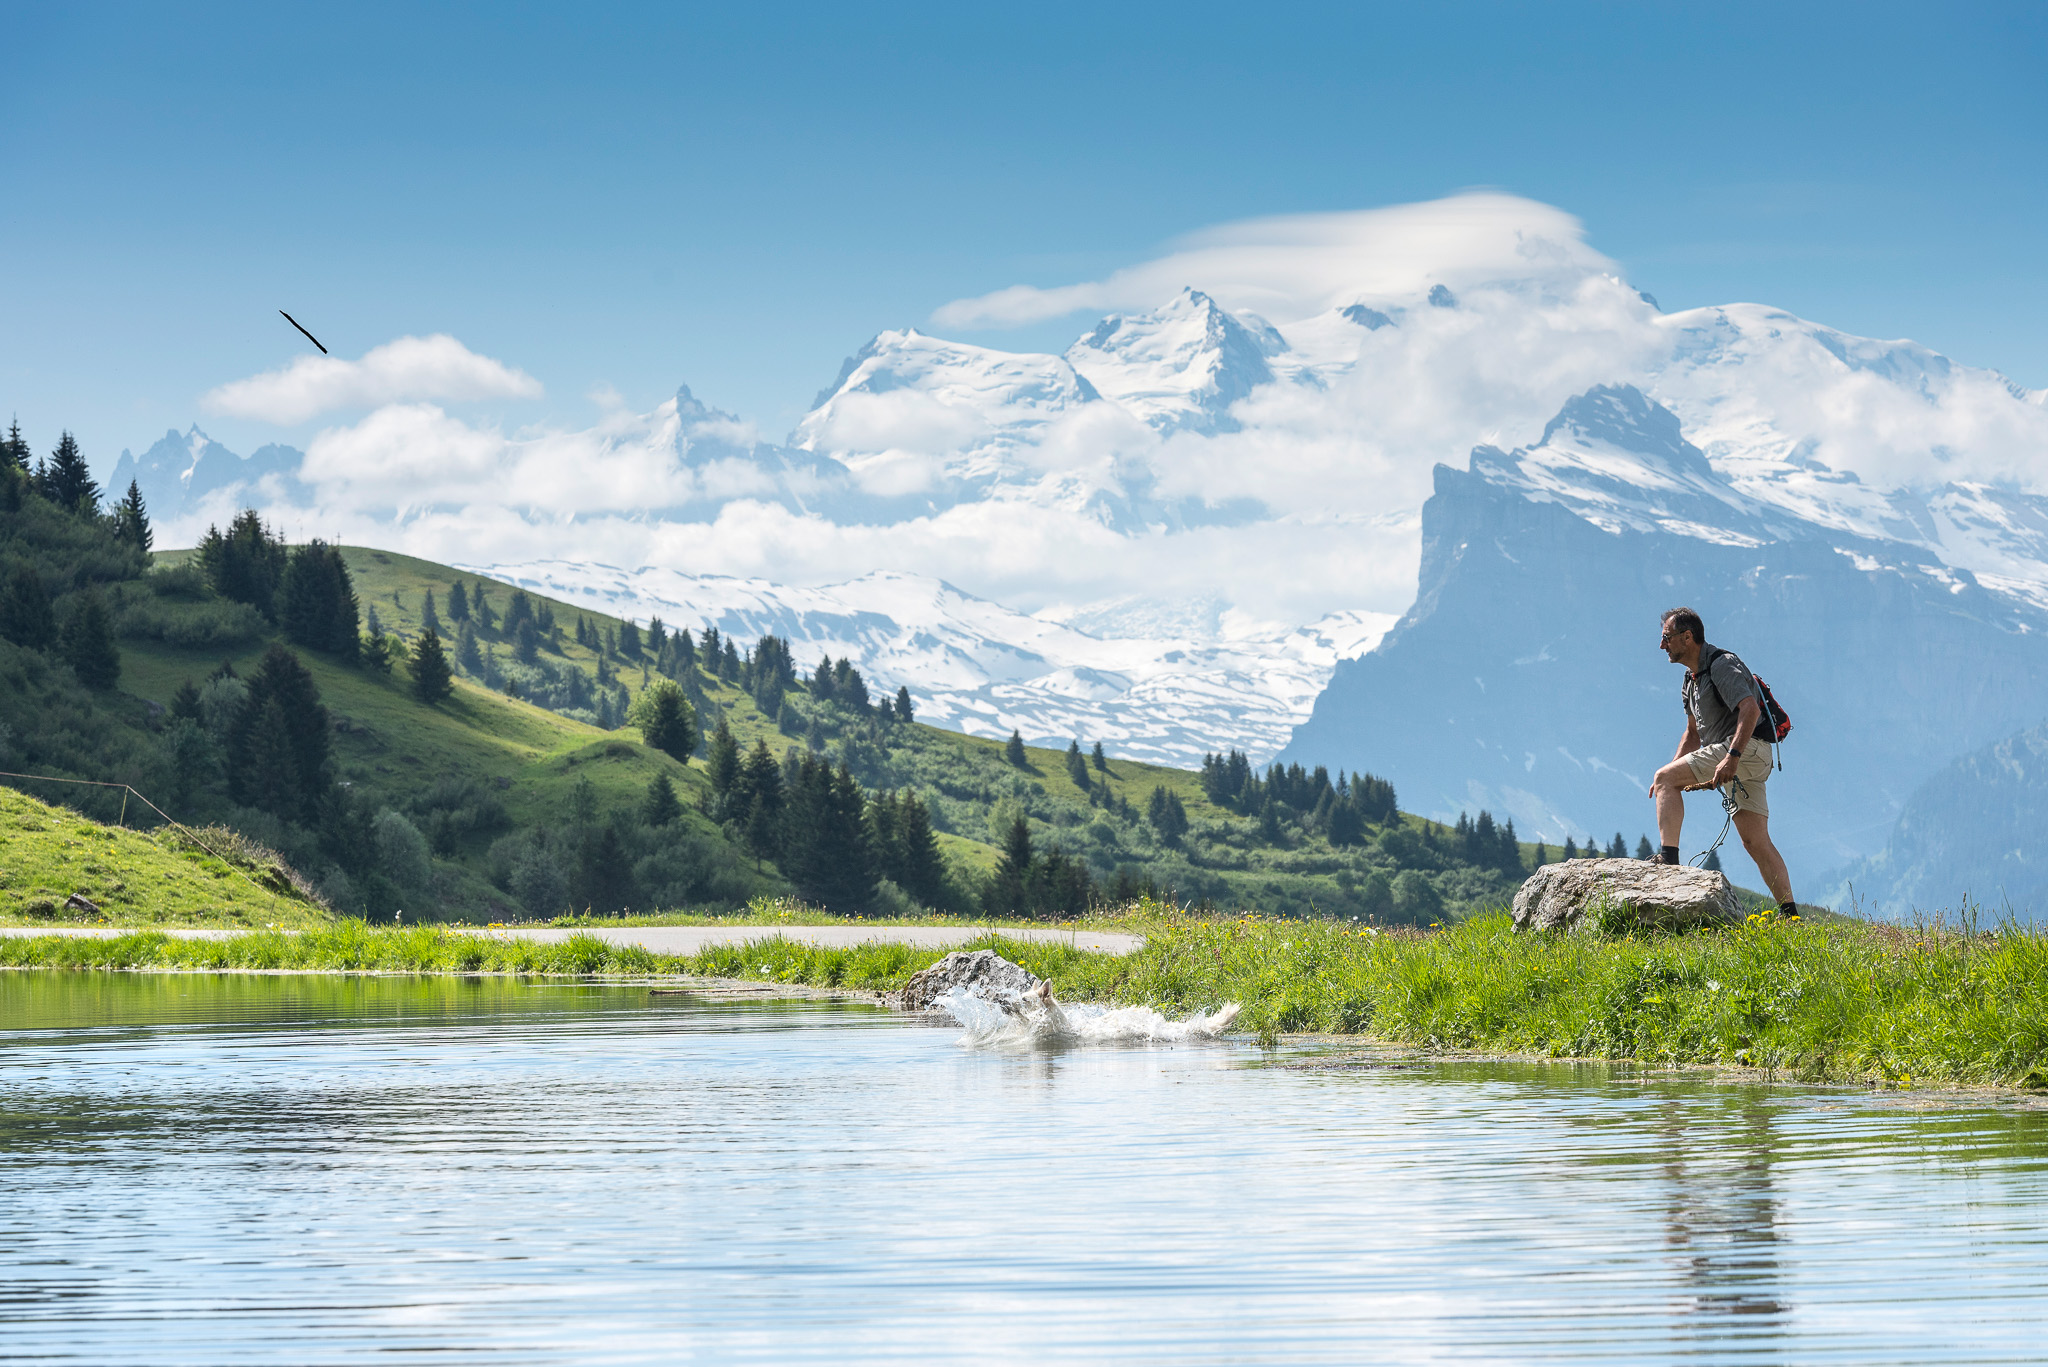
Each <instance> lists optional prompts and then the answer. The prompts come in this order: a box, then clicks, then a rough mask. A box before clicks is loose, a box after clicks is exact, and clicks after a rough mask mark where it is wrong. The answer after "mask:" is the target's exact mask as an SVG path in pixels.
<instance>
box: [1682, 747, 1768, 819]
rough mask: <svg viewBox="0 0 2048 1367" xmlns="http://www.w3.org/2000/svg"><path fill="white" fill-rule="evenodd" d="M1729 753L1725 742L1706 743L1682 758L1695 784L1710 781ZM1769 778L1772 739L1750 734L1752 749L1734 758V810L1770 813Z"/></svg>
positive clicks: (1765, 814) (1759, 814)
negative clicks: (1767, 785) (1767, 793)
mask: <svg viewBox="0 0 2048 1367" xmlns="http://www.w3.org/2000/svg"><path fill="white" fill-rule="evenodd" d="M1727 753H1728V747H1727V746H1726V745H1703V746H1701V747H1700V748H1699V749H1697V750H1695V751H1693V752H1692V753H1691V754H1689V755H1684V756H1681V758H1683V759H1684V760H1685V762H1686V763H1687V764H1688V765H1690V766H1691V767H1692V781H1693V782H1694V783H1711V782H1713V780H1714V770H1716V769H1718V768H1720V767H1721V760H1722V759H1723V757H1725V756H1726V755H1727ZM1770 777H1771V746H1770V742H1769V741H1762V740H1758V739H1757V738H1756V737H1754V736H1751V737H1750V739H1749V748H1748V749H1746V750H1744V751H1743V752H1742V758H1741V759H1739V760H1737V761H1735V783H1734V785H1733V786H1734V789H1735V810H1736V811H1738V812H1755V813H1756V814H1757V815H1758V816H1769V815H1770V814H1771V804H1770V802H1769V801H1768V800H1767V799H1766V798H1765V797H1764V784H1765V783H1767V782H1768V781H1769V780H1770Z"/></svg>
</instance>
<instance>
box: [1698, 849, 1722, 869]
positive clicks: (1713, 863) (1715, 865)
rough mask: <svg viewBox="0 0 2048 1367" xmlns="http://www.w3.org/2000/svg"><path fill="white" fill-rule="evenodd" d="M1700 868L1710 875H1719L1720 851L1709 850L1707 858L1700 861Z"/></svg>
mask: <svg viewBox="0 0 2048 1367" xmlns="http://www.w3.org/2000/svg"><path fill="white" fill-rule="evenodd" d="M1700 867H1701V868H1703V869H1705V870H1706V871H1707V872H1708V873H1719V872H1720V871H1721V852H1720V851H1719V850H1708V851H1707V857H1706V858H1705V859H1702V860H1701V861H1700Z"/></svg>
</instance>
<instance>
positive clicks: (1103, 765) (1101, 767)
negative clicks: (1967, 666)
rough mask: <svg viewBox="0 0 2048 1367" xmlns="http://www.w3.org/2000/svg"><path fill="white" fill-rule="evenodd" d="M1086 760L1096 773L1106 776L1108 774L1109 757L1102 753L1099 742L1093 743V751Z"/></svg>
mask: <svg viewBox="0 0 2048 1367" xmlns="http://www.w3.org/2000/svg"><path fill="white" fill-rule="evenodd" d="M1088 758H1089V762H1090V763H1092V764H1094V766H1095V771H1096V772H1097V773H1101V774H1106V773H1108V772H1109V756H1107V755H1105V754H1103V753H1102V742H1101V741H1096V742H1095V749H1094V751H1093V753H1091V754H1090V755H1089V757H1088Z"/></svg>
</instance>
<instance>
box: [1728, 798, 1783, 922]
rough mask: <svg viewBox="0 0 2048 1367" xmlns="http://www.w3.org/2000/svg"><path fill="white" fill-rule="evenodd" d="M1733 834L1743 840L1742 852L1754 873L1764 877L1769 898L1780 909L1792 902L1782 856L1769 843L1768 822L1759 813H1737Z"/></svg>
mask: <svg viewBox="0 0 2048 1367" xmlns="http://www.w3.org/2000/svg"><path fill="white" fill-rule="evenodd" d="M1735 833H1736V834H1737V835H1739V836H1741V837H1742V848H1743V849H1745V850H1748V851H1749V857H1750V858H1751V859H1754V860H1755V861H1756V871H1757V872H1758V873H1760V874H1762V875H1763V876H1764V886H1765V887H1767V888H1769V889H1770V890H1771V896H1773V897H1775V898H1777V899H1778V902H1779V904H1780V905H1784V904H1786V903H1789V902H1791V900H1792V876H1791V875H1790V874H1788V873H1786V872H1785V859H1784V856H1783V855H1781V854H1779V853H1778V847H1777V846H1776V845H1773V844H1772V843H1771V829H1770V818H1768V817H1766V816H1765V815H1764V814H1763V813H1762V812H1737V813H1736V814H1735Z"/></svg>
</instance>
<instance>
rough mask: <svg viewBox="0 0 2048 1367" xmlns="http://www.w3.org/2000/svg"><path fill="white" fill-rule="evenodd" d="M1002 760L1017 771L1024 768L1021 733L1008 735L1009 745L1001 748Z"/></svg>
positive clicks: (1013, 732)
mask: <svg viewBox="0 0 2048 1367" xmlns="http://www.w3.org/2000/svg"><path fill="white" fill-rule="evenodd" d="M1003 758H1004V759H1006V760H1008V761H1009V762H1010V763H1011V764H1013V765H1015V766H1016V767H1017V768H1019V769H1022V768H1023V767H1024V766H1025V764H1026V763H1027V758H1026V756H1025V754H1024V735H1023V733H1022V732H1021V731H1012V732H1011V733H1010V740H1009V743H1008V744H1007V745H1005V746H1004V747H1003Z"/></svg>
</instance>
